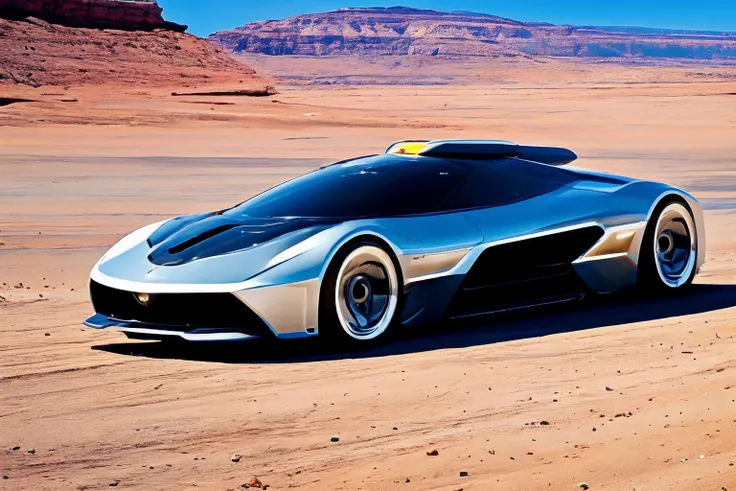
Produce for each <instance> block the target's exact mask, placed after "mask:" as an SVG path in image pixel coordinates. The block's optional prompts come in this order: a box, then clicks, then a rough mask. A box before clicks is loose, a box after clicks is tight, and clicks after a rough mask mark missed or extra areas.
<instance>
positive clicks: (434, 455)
mask: <svg viewBox="0 0 736 491" xmlns="http://www.w3.org/2000/svg"><path fill="white" fill-rule="evenodd" d="M439 454H440V453H439V452H438V451H437V449H436V448H435V449H434V450H429V451H428V452H427V455H429V456H430V457H437V456H438V455H439Z"/></svg>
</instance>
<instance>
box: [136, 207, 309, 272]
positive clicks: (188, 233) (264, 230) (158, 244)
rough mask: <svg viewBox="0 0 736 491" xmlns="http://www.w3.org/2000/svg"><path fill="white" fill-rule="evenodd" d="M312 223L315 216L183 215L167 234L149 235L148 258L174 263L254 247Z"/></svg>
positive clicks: (153, 261)
mask: <svg viewBox="0 0 736 491" xmlns="http://www.w3.org/2000/svg"><path fill="white" fill-rule="evenodd" d="M182 222H183V223H182ZM314 225H317V223H316V221H315V220H312V219H304V218H251V217H245V218H238V219H233V218H230V217H226V216H223V215H217V214H208V215H199V216H193V217H187V218H186V219H184V220H182V221H181V222H179V223H178V224H175V226H172V227H171V228H170V229H169V233H168V235H166V234H165V233H159V231H158V230H157V231H156V232H155V233H154V235H156V234H158V236H157V237H156V238H155V239H154V237H153V236H151V238H149V244H151V245H152V247H153V248H152V250H151V252H150V254H149V255H148V260H149V261H151V263H153V264H156V265H158V266H178V265H180V264H186V263H188V262H191V261H195V260H197V259H204V258H207V257H213V256H219V255H223V254H228V253H231V252H236V251H241V250H244V249H248V248H251V247H256V246H259V245H262V244H265V243H266V242H269V241H272V240H274V239H276V238H278V237H281V236H282V235H285V234H287V233H290V232H294V231H296V230H300V229H303V228H307V227H312V226H314ZM165 226H166V224H164V227H165ZM162 228H163V227H162Z"/></svg>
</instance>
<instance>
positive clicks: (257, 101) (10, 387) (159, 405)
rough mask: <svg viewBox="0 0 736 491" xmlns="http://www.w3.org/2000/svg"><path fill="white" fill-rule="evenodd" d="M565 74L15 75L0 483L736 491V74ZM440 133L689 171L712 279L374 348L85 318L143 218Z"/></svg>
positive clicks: (2, 160) (668, 174)
mask: <svg viewBox="0 0 736 491" xmlns="http://www.w3.org/2000/svg"><path fill="white" fill-rule="evenodd" d="M255 61H256V62H257V60H255ZM269 63H271V61H269ZM250 64H251V65H252V66H255V67H256V69H257V70H259V71H262V67H261V66H259V65H258V63H250ZM565 69H566V68H564V67H555V68H553V69H551V71H550V72H549V73H548V75H549V76H547V75H545V73H547V72H544V71H541V72H536V73H535V72H534V71H529V72H524V71H518V72H514V73H512V74H507V76H506V77H505V80H503V78H504V77H502V75H501V73H500V70H496V71H494V73H495V74H496V75H495V77H496V78H494V79H492V80H487V81H486V82H485V84H483V83H481V81H478V80H475V81H473V83H463V84H452V85H438V86H402V85H392V86H375V85H366V86H330V87H322V86H294V85H286V84H282V85H279V87H278V88H279V91H280V94H278V95H275V96H272V97H265V98H250V97H204V96H189V97H172V96H171V95H170V93H171V91H172V90H176V87H172V88H167V89H165V90H164V89H158V88H142V89H141V88H131V87H110V86H103V87H87V88H74V87H72V88H69V89H64V88H60V89H55V88H48V87H42V88H38V89H31V88H20V87H17V86H16V87H10V86H6V87H4V88H3V93H4V94H5V95H4V96H6V97H11V96H12V97H21V98H26V99H30V100H32V101H33V102H18V103H13V104H10V105H6V106H3V107H0V283H1V285H0V296H1V298H0V447H2V448H1V449H0V474H1V475H2V476H3V478H2V479H0V489H8V490H11V489H12V490H20V489H29V490H30V489H33V490H41V489H54V490H58V489H80V490H82V489H84V490H92V489H109V487H110V486H117V488H119V489H141V490H158V489H207V490H210V489H211V490H226V489H238V488H239V487H240V486H241V485H243V484H245V483H248V482H249V481H251V479H252V478H253V477H257V478H258V479H259V480H260V481H261V482H262V483H264V484H267V485H268V486H269V489H273V490H279V489H292V488H293V489H303V490H312V489H320V490H358V489H363V490H383V489H406V490H419V489H422V490H448V491H451V490H460V489H462V490H464V491H472V490H491V489H493V490H519V491H521V490H524V491H529V490H541V489H551V490H574V489H580V488H579V485H580V484H581V483H586V484H587V485H588V486H589V488H590V489H591V490H596V489H608V490H634V489H636V490H641V491H645V490H668V491H671V490H690V491H705V490H721V489H736V466H735V465H734V464H736V437H734V434H736V433H735V430H736V359H735V356H734V353H736V320H734V316H735V315H736V262H734V261H735V260H736V219H734V216H735V215H734V213H735V212H736V155H735V153H734V150H735V149H736V146H735V145H736V143H735V142H736V95H734V94H736V82H735V81H734V80H728V79H725V80H724V79H722V78H719V77H716V76H713V77H709V76H707V75H704V76H699V77H698V76H690V75H687V74H685V71H687V72H692V71H693V70H692V69H690V68H688V69H687V70H684V69H683V70H680V71H677V70H675V69H673V70H674V71H672V72H671V73H670V72H666V71H662V70H665V69H663V68H657V69H651V70H650V69H647V68H640V67H633V68H628V69H623V68H620V69H619V70H621V71H619V72H616V70H615V69H613V68H610V69H606V70H602V71H601V74H602V75H601V76H599V77H598V78H597V79H596V77H595V76H594V75H595V73H594V71H591V70H588V69H586V68H582V69H580V70H581V71H582V72H584V73H583V75H580V73H581V72H580V71H574V70H573V69H571V68H569V67H568V68H567V70H569V71H568V72H567V75H565V72H560V71H559V70H565ZM576 70H577V69H576ZM613 72H616V74H615V76H614V77H611V73H613ZM62 100H67V101H70V100H74V102H62ZM441 137H446V138H454V137H469V138H476V137H477V138H502V139H510V140H515V141H519V142H524V143H534V144H551V145H564V146H568V147H570V148H572V149H574V150H576V151H577V152H578V153H579V154H580V157H581V158H580V160H579V161H578V162H577V163H576V165H578V166H580V167H585V168H590V169H595V170H602V171H606V172H611V173H620V174H627V175H633V176H637V177H642V178H647V179H658V180H665V181H668V182H671V183H674V184H676V185H681V186H683V187H684V188H685V189H687V190H689V191H691V192H692V193H693V194H694V195H695V196H696V197H698V198H699V199H701V201H702V202H703V204H704V206H705V208H706V221H707V230H706V234H707V237H708V251H707V252H706V254H707V263H706V265H705V267H704V269H703V270H702V272H701V274H700V275H699V276H698V277H697V279H696V285H694V286H693V288H692V289H691V290H690V291H689V292H688V293H687V294H685V295H683V296H681V297H677V298H639V297H637V296H627V297H622V298H613V299H603V300H598V301H592V302H588V303H585V304H583V305H581V306H576V307H574V308H566V309H562V310H554V311H537V312H532V313H527V314H524V315H517V316H511V317H508V318H506V317H504V318H499V317H495V318H485V319H483V320H481V321H478V322H475V323H473V324H445V325H441V326H439V327H437V328H435V329H432V330H430V331H419V332H414V333H408V334H407V335H406V336H404V337H402V338H401V339H399V340H397V341H395V342H392V343H391V344H389V345H387V346H384V347H381V348H376V349H372V350H369V351H365V352H353V353H340V352H338V353H335V352H331V353H330V352H325V351H324V350H323V349H322V348H321V347H320V346H319V345H317V344H313V343H289V344H273V345H271V344H263V343H244V344H236V345H231V346H201V345H197V346H190V347H181V348H165V347H162V346H160V345H159V344H157V343H146V342H133V341H128V340H127V339H126V338H125V337H123V336H122V335H121V334H119V333H110V332H104V331H102V332H99V331H94V330H91V329H87V328H84V327H83V326H82V325H81V322H82V321H83V320H84V319H85V318H86V317H87V316H89V315H90V314H91V313H92V309H91V306H90V304H89V301H88V297H87V291H86V288H87V277H88V273H89V270H90V269H91V267H92V266H93V264H94V262H95V261H96V260H97V259H98V258H99V257H100V256H101V255H102V253H103V252H104V251H105V249H106V248H107V247H109V246H110V245H111V244H112V243H113V242H115V241H116V240H117V239H119V238H120V237H122V236H123V235H124V234H125V233H127V232H129V231H131V230H132V229H134V228H136V227H138V226H141V225H144V224H146V223H150V222H153V221H157V220H160V219H163V218H165V217H169V216H173V215H177V214H183V213H190V212H196V211H203V210H209V209H214V208H218V207H225V206H227V205H230V204H233V203H235V202H238V201H239V200H242V199H244V198H246V197H248V196H250V195H252V194H254V193H256V192H258V191H260V190H263V189H265V188H266V187H268V186H271V185H274V184H276V183H278V182H280V181H282V180H284V179H286V178H289V177H291V176H294V175H296V174H299V173H302V172H305V171H308V170H311V169H313V168H315V167H317V166H319V165H321V164H323V163H327V162H330V161H334V160H336V159H341V158H345V157H349V156H353V155H360V154H367V153H377V152H381V151H382V150H383V149H384V148H385V147H387V146H388V144H390V143H391V142H392V141H394V140H399V139H405V138H441ZM542 421H544V422H547V423H548V424H541V422H542ZM333 436H339V442H331V441H330V440H331V437H333ZM14 448H17V449H15V450H13V449H14ZM31 450H33V452H31ZM433 450H437V453H438V455H435V456H432V455H428V454H427V453H428V452H430V453H432V451H433ZM235 453H237V454H240V455H241V458H240V461H239V462H233V461H232V460H231V456H232V455H233V454H235ZM461 473H467V476H466V477H461ZM463 475H464V474H463Z"/></svg>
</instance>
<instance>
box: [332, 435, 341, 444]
mask: <svg viewBox="0 0 736 491" xmlns="http://www.w3.org/2000/svg"><path fill="white" fill-rule="evenodd" d="M330 441H331V442H332V443H337V442H339V441H340V437H339V436H337V435H335V436H333V437H332V438H330Z"/></svg>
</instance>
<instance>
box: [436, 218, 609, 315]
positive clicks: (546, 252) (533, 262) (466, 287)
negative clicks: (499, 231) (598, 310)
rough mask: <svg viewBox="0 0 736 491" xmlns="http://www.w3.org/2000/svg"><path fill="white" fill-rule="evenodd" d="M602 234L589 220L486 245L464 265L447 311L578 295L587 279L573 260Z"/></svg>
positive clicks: (501, 307) (471, 312)
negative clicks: (466, 267)
mask: <svg viewBox="0 0 736 491" xmlns="http://www.w3.org/2000/svg"><path fill="white" fill-rule="evenodd" d="M602 236H603V230H602V229H601V228H600V227H598V226H591V227H585V228H580V229H576V230H571V231H568V232H561V233H557V234H552V235H547V236H543V237H537V238H534V239H527V240H522V241H518V242H512V243H509V244H502V245H498V246H494V247H489V248H488V249H486V250H485V251H483V253H482V254H481V255H480V256H479V257H478V259H477V260H476V261H475V264H473V267H472V268H471V269H470V271H468V273H467V275H466V276H465V279H464V280H463V283H462V285H461V287H460V290H459V291H458V293H457V295H456V296H455V299H454V300H453V302H452V304H451V306H450V309H449V312H448V314H449V316H450V317H467V316H473V315H478V314H482V313H490V312H497V311H503V310H512V309H516V308H521V307H525V306H530V305H544V304H550V303H555V302H561V301H566V300H574V299H577V298H580V297H582V295H583V294H584V292H585V291H586V287H585V284H584V283H583V282H582V280H581V279H580V278H579V277H578V275H577V274H576V273H575V271H574V270H573V267H572V262H573V261H574V260H575V259H577V258H579V257H580V256H582V255H583V254H584V253H585V252H586V251H588V250H589V249H590V248H591V247H592V246H593V245H594V244H595V243H596V242H597V241H598V239H600V238H601V237H602Z"/></svg>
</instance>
